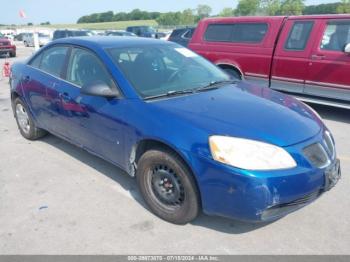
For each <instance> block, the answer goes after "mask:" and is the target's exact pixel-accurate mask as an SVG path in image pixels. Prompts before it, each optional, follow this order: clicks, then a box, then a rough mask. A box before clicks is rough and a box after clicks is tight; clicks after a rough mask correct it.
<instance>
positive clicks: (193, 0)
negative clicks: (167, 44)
mask: <svg viewBox="0 0 350 262" xmlns="http://www.w3.org/2000/svg"><path fill="white" fill-rule="evenodd" d="M338 1H339V0H306V2H305V3H306V4H307V5H311V4H321V3H331V2H338ZM1 2H3V3H2V4H1ZM237 2H238V1H237V0H170V1H169V0H161V1H160V0H0V6H1V8H0V9H1V11H3V10H4V11H5V12H1V15H0V24H26V23H28V22H32V23H35V24H38V23H41V22H46V21H50V23H51V24H57V23H75V22H76V21H77V20H78V18H79V17H81V16H83V15H88V14H91V13H99V12H105V11H110V10H111V11H114V12H128V11H131V10H133V9H135V8H139V9H141V10H146V11H159V12H167V11H182V10H183V9H186V8H191V9H194V8H196V6H197V5H199V4H207V5H209V6H211V7H212V9H213V14H217V13H219V12H220V11H221V10H222V9H223V8H224V7H235V6H236V5H237ZM20 10H23V11H24V12H25V14H26V16H27V17H26V18H25V19H23V18H20V17H19V11H20Z"/></svg>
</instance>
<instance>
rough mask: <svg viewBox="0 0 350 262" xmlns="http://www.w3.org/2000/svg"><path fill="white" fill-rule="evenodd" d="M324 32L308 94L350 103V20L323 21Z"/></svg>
mask: <svg viewBox="0 0 350 262" xmlns="http://www.w3.org/2000/svg"><path fill="white" fill-rule="evenodd" d="M320 23H321V25H320V30H319V31H318V35H317V39H316V41H315V42H314V47H313V50H312V54H311V56H310V66H309V73H308V76H307V79H306V82H305V93H306V94H309V95H316V96H322V97H327V98H334V99H341V100H346V101H350V55H349V54H346V53H344V47H345V45H346V44H348V43H350V19H324V20H320Z"/></svg>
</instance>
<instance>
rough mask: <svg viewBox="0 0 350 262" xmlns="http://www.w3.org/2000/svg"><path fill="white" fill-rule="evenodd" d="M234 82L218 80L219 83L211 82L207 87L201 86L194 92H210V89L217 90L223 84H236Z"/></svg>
mask: <svg viewBox="0 0 350 262" xmlns="http://www.w3.org/2000/svg"><path fill="white" fill-rule="evenodd" d="M236 83H237V81H236V80H220V81H212V82H210V83H209V84H208V85H205V86H201V87H199V88H197V89H195V90H196V92H201V91H207V90H212V89H217V88H219V86H220V85H224V84H236Z"/></svg>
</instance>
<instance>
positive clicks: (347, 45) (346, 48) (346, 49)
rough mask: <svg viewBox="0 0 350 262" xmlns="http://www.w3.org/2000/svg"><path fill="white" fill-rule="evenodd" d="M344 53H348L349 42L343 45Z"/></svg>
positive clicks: (349, 52)
mask: <svg viewBox="0 0 350 262" xmlns="http://www.w3.org/2000/svg"><path fill="white" fill-rule="evenodd" d="M344 53H346V54H350V43H349V44H346V45H345V46H344Z"/></svg>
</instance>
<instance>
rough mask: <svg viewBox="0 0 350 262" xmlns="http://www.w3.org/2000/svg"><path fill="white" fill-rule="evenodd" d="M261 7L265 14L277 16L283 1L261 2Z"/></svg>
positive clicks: (270, 0) (267, 0)
mask: <svg viewBox="0 0 350 262" xmlns="http://www.w3.org/2000/svg"><path fill="white" fill-rule="evenodd" d="M260 7H261V10H262V12H263V13H264V14H267V15H277V14H279V12H280V10H281V0H261V1H260Z"/></svg>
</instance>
